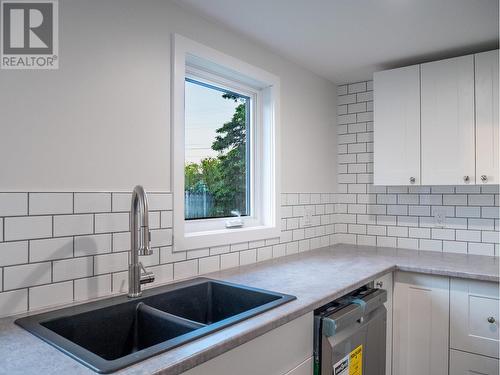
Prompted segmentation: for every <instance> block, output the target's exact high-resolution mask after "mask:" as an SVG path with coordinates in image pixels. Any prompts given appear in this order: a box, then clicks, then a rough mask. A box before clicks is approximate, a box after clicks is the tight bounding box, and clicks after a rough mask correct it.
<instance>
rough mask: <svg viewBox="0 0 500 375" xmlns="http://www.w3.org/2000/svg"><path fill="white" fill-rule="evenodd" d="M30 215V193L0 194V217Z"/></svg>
mask: <svg viewBox="0 0 500 375" xmlns="http://www.w3.org/2000/svg"><path fill="white" fill-rule="evenodd" d="M27 214H28V193H0V216H20V215H27Z"/></svg>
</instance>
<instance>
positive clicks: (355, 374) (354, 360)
mask: <svg viewBox="0 0 500 375" xmlns="http://www.w3.org/2000/svg"><path fill="white" fill-rule="evenodd" d="M362 373H363V345H360V346H358V347H357V348H356V349H354V350H353V351H352V352H351V354H350V355H349V375H362Z"/></svg>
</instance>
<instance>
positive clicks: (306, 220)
mask: <svg viewBox="0 0 500 375" xmlns="http://www.w3.org/2000/svg"><path fill="white" fill-rule="evenodd" d="M312 216H313V210H312V208H310V207H306V208H305V209H304V216H303V217H302V225H303V226H304V227H310V226H311V225H312Z"/></svg>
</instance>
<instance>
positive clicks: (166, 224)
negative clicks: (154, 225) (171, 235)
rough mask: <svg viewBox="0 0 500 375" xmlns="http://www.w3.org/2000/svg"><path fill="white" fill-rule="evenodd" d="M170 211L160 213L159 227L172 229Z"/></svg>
mask: <svg viewBox="0 0 500 375" xmlns="http://www.w3.org/2000/svg"><path fill="white" fill-rule="evenodd" d="M172 219H173V218H172V211H161V213H160V226H161V228H172Z"/></svg>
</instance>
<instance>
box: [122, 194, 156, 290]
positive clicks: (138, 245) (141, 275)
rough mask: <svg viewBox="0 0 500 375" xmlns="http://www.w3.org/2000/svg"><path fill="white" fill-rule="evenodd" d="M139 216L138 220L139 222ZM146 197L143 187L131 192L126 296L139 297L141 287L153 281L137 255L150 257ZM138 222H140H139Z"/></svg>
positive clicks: (152, 276) (153, 277)
mask: <svg viewBox="0 0 500 375" xmlns="http://www.w3.org/2000/svg"><path fill="white" fill-rule="evenodd" d="M139 214H140V216H141V217H140V220H139ZM148 216H149V210H148V197H147V195H146V192H145V191H144V189H143V187H142V186H140V185H137V186H136V187H135V188H134V191H133V192H132V207H131V209H130V258H129V265H128V296H129V297H130V298H136V297H140V296H141V294H142V292H141V285H142V284H148V283H152V282H153V281H154V280H155V276H154V274H153V272H147V271H146V269H145V268H144V266H143V265H142V263H141V262H139V255H151V254H153V250H151V247H150V243H149V242H150V241H151V240H150V233H149V222H148ZM139 221H140V222H139Z"/></svg>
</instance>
